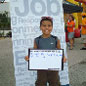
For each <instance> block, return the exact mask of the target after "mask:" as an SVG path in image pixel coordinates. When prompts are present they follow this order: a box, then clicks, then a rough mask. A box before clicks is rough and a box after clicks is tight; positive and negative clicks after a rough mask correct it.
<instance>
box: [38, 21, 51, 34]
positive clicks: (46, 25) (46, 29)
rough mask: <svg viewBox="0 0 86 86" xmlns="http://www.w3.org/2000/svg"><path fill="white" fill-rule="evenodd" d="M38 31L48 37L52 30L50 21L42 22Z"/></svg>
mask: <svg viewBox="0 0 86 86" xmlns="http://www.w3.org/2000/svg"><path fill="white" fill-rule="evenodd" d="M40 29H41V30H42V33H43V34H44V35H50V33H51V31H52V29H53V25H52V23H51V22H50V21H47V20H46V21H42V24H41V26H40Z"/></svg>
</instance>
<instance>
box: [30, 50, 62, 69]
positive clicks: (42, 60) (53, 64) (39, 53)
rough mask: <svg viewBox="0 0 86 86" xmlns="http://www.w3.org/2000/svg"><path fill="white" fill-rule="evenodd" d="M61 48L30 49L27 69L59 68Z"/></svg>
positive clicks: (60, 64) (60, 65)
mask: <svg viewBox="0 0 86 86" xmlns="http://www.w3.org/2000/svg"><path fill="white" fill-rule="evenodd" d="M62 57H63V50H30V63H29V69H37V70H39V69H40V70H41V69H42V70H48V69H51V70H52V69H55V70H56V69H57V70H61V67H62Z"/></svg>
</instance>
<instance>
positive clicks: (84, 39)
mask: <svg viewBox="0 0 86 86" xmlns="http://www.w3.org/2000/svg"><path fill="white" fill-rule="evenodd" d="M81 39H82V43H86V35H81Z"/></svg>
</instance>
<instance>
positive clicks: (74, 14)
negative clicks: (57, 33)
mask: <svg viewBox="0 0 86 86" xmlns="http://www.w3.org/2000/svg"><path fill="white" fill-rule="evenodd" d="M66 1H68V2H71V3H73V4H76V5H79V3H78V2H76V1H75V0H66ZM82 6H83V7H84V9H86V5H82ZM65 16H66V14H65ZM73 16H74V18H75V22H76V25H75V28H78V26H79V25H80V24H81V21H82V16H81V13H73Z"/></svg>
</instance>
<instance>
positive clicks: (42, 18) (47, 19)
mask: <svg viewBox="0 0 86 86" xmlns="http://www.w3.org/2000/svg"><path fill="white" fill-rule="evenodd" d="M43 21H50V22H51V24H52V26H53V18H51V17H48V16H44V17H41V21H40V26H41V25H42V22H43Z"/></svg>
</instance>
